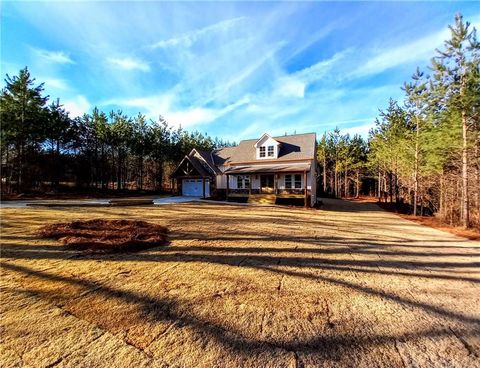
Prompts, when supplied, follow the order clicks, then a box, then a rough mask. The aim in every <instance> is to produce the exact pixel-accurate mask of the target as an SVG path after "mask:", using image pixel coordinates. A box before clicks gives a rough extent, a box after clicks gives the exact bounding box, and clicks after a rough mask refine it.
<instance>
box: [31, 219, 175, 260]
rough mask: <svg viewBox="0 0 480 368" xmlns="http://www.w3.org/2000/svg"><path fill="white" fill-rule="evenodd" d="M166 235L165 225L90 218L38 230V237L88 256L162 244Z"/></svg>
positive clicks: (130, 250) (136, 249)
mask: <svg viewBox="0 0 480 368" xmlns="http://www.w3.org/2000/svg"><path fill="white" fill-rule="evenodd" d="M167 232H168V230H167V228H166V227H165V226H161V225H156V224H152V223H148V222H145V221H139V220H101V219H94V220H88V221H73V222H66V223H65V222H64V223H56V224H50V225H47V226H44V227H42V228H41V229H40V231H39V236H40V237H41V238H53V239H57V240H59V241H60V242H61V243H62V244H64V245H65V246H67V247H69V248H73V249H78V250H83V251H86V252H89V253H116V252H127V251H128V252H132V251H139V250H142V249H146V248H151V247H156V246H159V245H164V244H166V242H167Z"/></svg>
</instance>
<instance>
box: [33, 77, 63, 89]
mask: <svg viewBox="0 0 480 368" xmlns="http://www.w3.org/2000/svg"><path fill="white" fill-rule="evenodd" d="M38 80H41V81H43V82H44V83H45V87H46V88H51V89H56V90H63V91H65V90H68V89H69V86H68V84H67V82H66V81H65V80H64V79H58V78H38Z"/></svg>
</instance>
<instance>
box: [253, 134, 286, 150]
mask: <svg viewBox="0 0 480 368" xmlns="http://www.w3.org/2000/svg"><path fill="white" fill-rule="evenodd" d="M265 138H266V139H268V138H270V139H272V140H274V141H275V142H277V144H280V142H279V141H277V140H276V139H275V138H273V137H272V136H271V135H270V134H268V133H263V135H262V136H261V137H260V139H257V141H256V142H255V144H254V145H253V146H254V147H258V144H259V143H260V142H262V141H263V140H264V139H265Z"/></svg>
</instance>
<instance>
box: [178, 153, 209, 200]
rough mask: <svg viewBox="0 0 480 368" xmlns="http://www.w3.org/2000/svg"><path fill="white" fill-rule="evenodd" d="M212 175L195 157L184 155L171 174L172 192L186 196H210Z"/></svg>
mask: <svg viewBox="0 0 480 368" xmlns="http://www.w3.org/2000/svg"><path fill="white" fill-rule="evenodd" d="M213 178H214V176H213V175H212V174H211V173H210V172H209V171H208V169H207V168H206V167H205V166H204V165H202V163H201V162H200V161H199V159H198V158H197V157H190V156H185V158H184V159H183V160H182V162H181V163H180V165H178V167H177V168H176V169H175V171H174V172H173V174H172V187H175V185H174V184H175V183H176V188H175V189H174V192H175V193H177V194H180V195H184V196H188V197H203V198H207V197H210V193H211V192H212V188H210V186H211V183H212V179H213Z"/></svg>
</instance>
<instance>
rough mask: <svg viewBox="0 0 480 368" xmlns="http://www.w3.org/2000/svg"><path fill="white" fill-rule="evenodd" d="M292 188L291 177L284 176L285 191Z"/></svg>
mask: <svg viewBox="0 0 480 368" xmlns="http://www.w3.org/2000/svg"><path fill="white" fill-rule="evenodd" d="M291 188H292V175H285V189H291Z"/></svg>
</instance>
